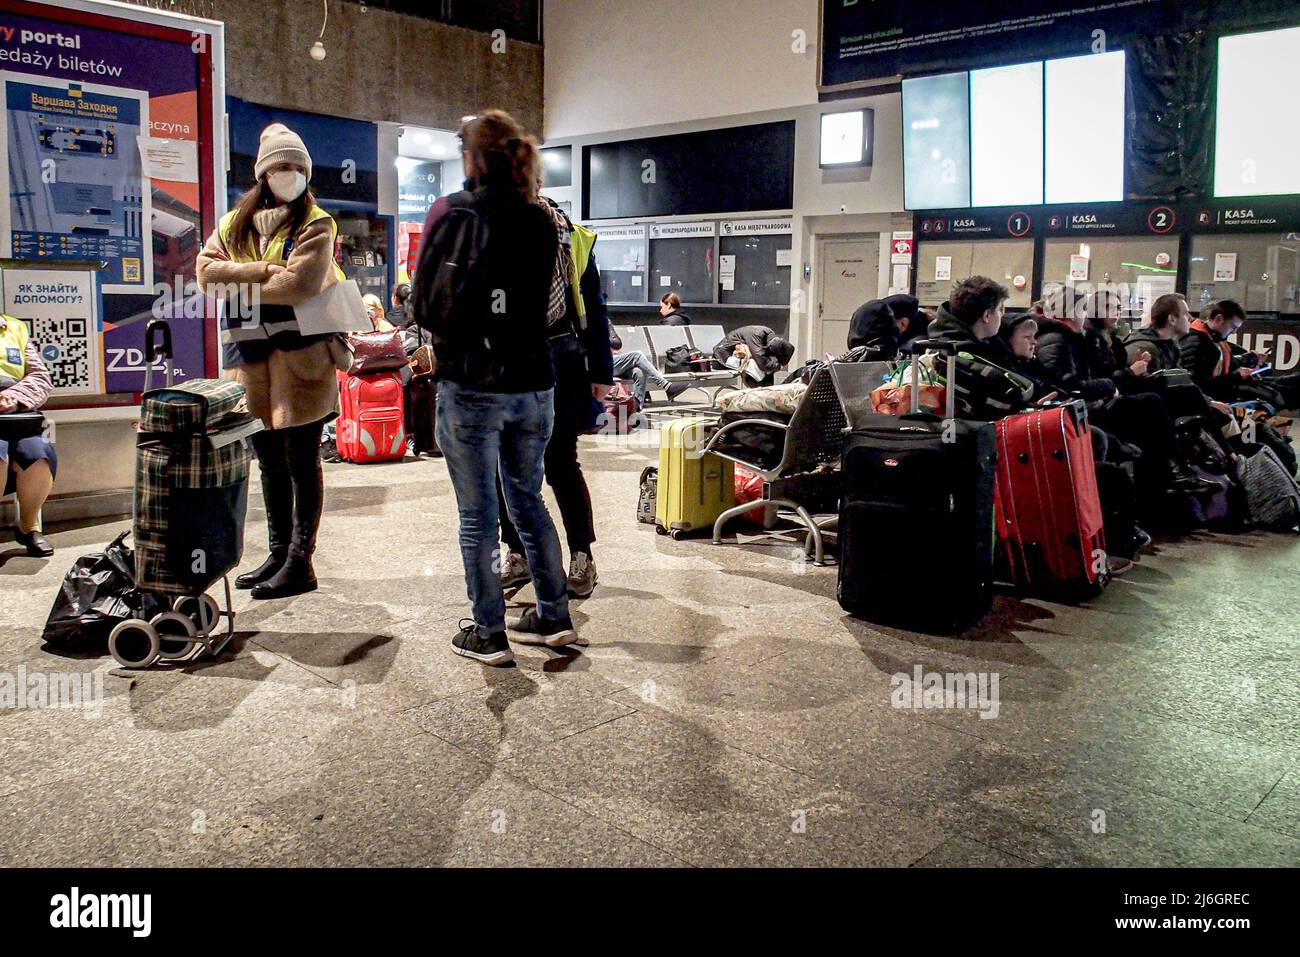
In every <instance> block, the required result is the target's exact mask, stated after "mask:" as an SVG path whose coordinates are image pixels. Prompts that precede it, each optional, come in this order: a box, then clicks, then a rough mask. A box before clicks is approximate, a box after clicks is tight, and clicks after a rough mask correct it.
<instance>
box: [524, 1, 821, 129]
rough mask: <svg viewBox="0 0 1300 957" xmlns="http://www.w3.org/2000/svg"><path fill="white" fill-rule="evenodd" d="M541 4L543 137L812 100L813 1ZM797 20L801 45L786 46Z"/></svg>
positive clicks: (815, 8) (814, 65)
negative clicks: (803, 39)
mask: <svg viewBox="0 0 1300 957" xmlns="http://www.w3.org/2000/svg"><path fill="white" fill-rule="evenodd" d="M544 9H545V21H544V29H545V40H546V46H545V69H544V75H545V83H546V86H545V91H544V93H545V116H546V122H545V126H544V132H545V135H546V138H547V139H548V140H550V139H552V138H555V137H569V136H580V135H582V134H584V133H595V132H601V131H605V130H621V129H629V128H634V127H642V126H655V125H658V124H662V123H680V122H683V121H688V120H695V119H704V118H706V117H714V116H729V115H734V114H741V113H758V112H762V111H764V110H776V109H781V108H784V107H791V106H802V105H805V104H808V103H816V102H817V16H818V0H650V2H646V0H552V2H550V3H547V4H545V5H544ZM796 29H799V30H803V31H804V33H805V35H806V37H807V50H806V52H804V53H803V54H795V53H794V52H792V49H791V46H792V44H793V42H794V41H793V38H792V36H791V34H792V32H793V31H794V30H796Z"/></svg>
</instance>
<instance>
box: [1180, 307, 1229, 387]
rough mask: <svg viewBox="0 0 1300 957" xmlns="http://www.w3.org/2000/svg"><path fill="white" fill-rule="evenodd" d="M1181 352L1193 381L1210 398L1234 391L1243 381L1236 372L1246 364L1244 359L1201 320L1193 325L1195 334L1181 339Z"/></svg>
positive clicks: (1185, 367)
mask: <svg viewBox="0 0 1300 957" xmlns="http://www.w3.org/2000/svg"><path fill="white" fill-rule="evenodd" d="M1225 345H1226V346H1227V347H1228V350H1227V351H1228V356H1229V358H1228V361H1227V371H1226V373H1225V372H1224V371H1223V365H1224V349H1223V347H1224V346H1225ZM1178 352H1179V358H1180V359H1181V360H1182V364H1183V368H1184V369H1186V370H1187V371H1188V372H1190V373H1191V374H1192V381H1193V382H1195V383H1196V384H1197V385H1199V386H1200V387H1201V390H1202V391H1204V392H1205V393H1206V394H1207V395H1218V394H1222V393H1226V392H1230V391H1231V390H1232V387H1234V386H1236V385H1237V384H1238V383H1239V382H1240V381H1241V380H1240V377H1238V376H1237V375H1236V370H1237V369H1240V368H1241V367H1242V365H1243V363H1242V361H1241V356H1240V355H1239V354H1238V353H1237V352H1235V351H1233V349H1232V344H1231V343H1230V342H1227V341H1226V340H1225V339H1224V338H1223V337H1222V336H1221V335H1219V334H1218V333H1217V332H1213V331H1211V330H1210V329H1209V328H1207V327H1206V326H1205V324H1204V323H1202V322H1201V320H1199V319H1197V320H1196V321H1195V322H1193V323H1192V329H1191V331H1190V332H1189V333H1187V335H1185V336H1183V337H1182V338H1181V339H1179V340H1178Z"/></svg>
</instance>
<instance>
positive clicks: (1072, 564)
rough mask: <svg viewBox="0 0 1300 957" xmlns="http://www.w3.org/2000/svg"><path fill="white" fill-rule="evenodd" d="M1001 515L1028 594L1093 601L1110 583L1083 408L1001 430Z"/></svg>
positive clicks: (1010, 422) (1054, 410)
mask: <svg viewBox="0 0 1300 957" xmlns="http://www.w3.org/2000/svg"><path fill="white" fill-rule="evenodd" d="M997 434H998V470H997V482H996V483H995V486H994V510H995V513H996V516H997V518H996V525H997V530H998V544H999V545H1000V547H1001V548H1000V550H1001V552H1002V557H1003V558H1004V559H1005V562H1006V566H1007V567H1008V568H1009V571H1010V576H1011V579H1012V581H1013V582H1014V583H1015V584H1016V585H1017V586H1019V587H1021V588H1023V589H1025V590H1026V591H1030V592H1034V593H1037V594H1045V595H1049V596H1055V597H1064V598H1070V599H1079V598H1086V597H1089V596H1091V595H1095V594H1097V593H1098V592H1100V591H1101V589H1102V587H1103V586H1104V585H1105V584H1106V580H1107V578H1108V573H1107V571H1106V536H1105V532H1104V530H1103V524H1104V518H1103V514H1102V510H1101V498H1100V496H1099V495H1098V493H1097V472H1096V467H1095V463H1094V460H1093V456H1092V438H1091V436H1090V435H1089V433H1088V415H1087V411H1086V409H1085V407H1084V405H1083V403H1082V402H1070V403H1066V404H1064V405H1060V406H1053V407H1051V408H1044V409H1038V410H1035V411H1033V412H1026V413H1023V414H1021V415H1011V416H1008V417H1007V418H1005V419H1002V420H1001V421H999V422H998V423H997Z"/></svg>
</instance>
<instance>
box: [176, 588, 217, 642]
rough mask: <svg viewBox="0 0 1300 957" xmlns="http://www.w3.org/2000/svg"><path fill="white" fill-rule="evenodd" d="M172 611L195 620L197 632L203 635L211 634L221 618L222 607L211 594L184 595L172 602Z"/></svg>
mask: <svg viewBox="0 0 1300 957" xmlns="http://www.w3.org/2000/svg"><path fill="white" fill-rule="evenodd" d="M172 611H177V612H180V613H181V614H182V615H184V616H185V617H186V618H188V619H189V620H190V621H192V622H194V629H195V632H196V633H197V634H201V635H211V634H212V632H213V629H215V628H216V627H217V622H218V621H220V620H221V607H220V606H219V605H218V604H217V600H216V599H215V598H213V597H212V596H211V595H198V596H194V595H182V596H181V597H180V598H177V599H176V601H174V602H172Z"/></svg>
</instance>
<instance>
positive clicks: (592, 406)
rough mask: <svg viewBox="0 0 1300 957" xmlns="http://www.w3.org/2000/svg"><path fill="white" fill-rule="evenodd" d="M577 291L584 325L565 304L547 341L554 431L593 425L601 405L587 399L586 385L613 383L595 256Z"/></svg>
mask: <svg viewBox="0 0 1300 957" xmlns="http://www.w3.org/2000/svg"><path fill="white" fill-rule="evenodd" d="M578 292H579V294H580V295H581V296H582V304H583V306H584V307H585V308H586V312H587V316H586V326H585V327H583V326H582V324H581V323H580V322H579V321H578V317H577V310H575V309H574V308H573V306H572V305H570V307H569V311H568V313H567V314H566V315H565V317H564V318H563V319H561V320H560V321H559V322H558V323H556V327H553V328H552V330H551V332H552V335H553V336H554V335H555V333H556V332H557V331H558V330H560V329H562V330H564V334H563V335H560V336H557V337H556V338H553V339H552V340H551V359H552V361H553V363H554V365H555V430H556V431H557V432H562V431H569V430H571V431H573V432H578V433H582V432H586V431H589V430H590V429H593V428H595V427H596V425H597V423H598V417H599V416H600V414H601V413H602V412H604V411H605V407H604V404H603V403H601V402H597V401H596V400H595V398H593V397H592V394H591V387H592V386H593V385H613V383H614V354H613V352H612V351H611V342H610V337H611V335H613V332H612V330H611V329H610V326H609V313H608V312H607V311H606V309H605V295H604V293H602V292H601V291H600V272H599V270H598V269H597V268H596V259H595V257H592V258H591V259H589V260H588V261H587V268H586V270H585V271H584V272H583V274H582V280H581V281H580V282H579V284H578ZM569 330H573V331H572V332H570V331H569Z"/></svg>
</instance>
